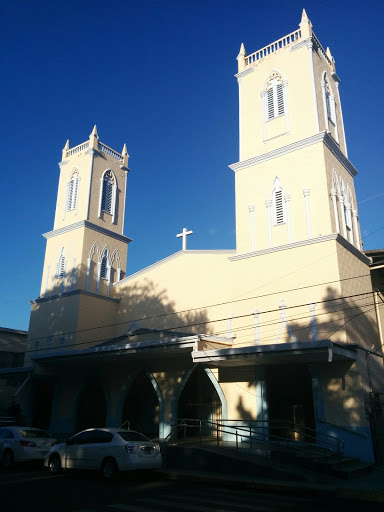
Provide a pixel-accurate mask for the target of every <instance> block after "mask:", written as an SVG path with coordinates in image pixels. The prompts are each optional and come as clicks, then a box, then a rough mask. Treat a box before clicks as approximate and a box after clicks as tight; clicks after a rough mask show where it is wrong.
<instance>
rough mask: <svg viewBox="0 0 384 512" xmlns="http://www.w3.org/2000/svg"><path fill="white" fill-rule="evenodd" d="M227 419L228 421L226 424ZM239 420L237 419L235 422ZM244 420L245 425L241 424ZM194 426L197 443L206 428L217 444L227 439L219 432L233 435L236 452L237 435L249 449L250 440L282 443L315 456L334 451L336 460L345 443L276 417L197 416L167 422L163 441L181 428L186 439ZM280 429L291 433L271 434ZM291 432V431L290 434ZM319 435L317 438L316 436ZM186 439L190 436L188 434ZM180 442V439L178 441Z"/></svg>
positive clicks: (270, 443)
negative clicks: (217, 419) (168, 426)
mask: <svg viewBox="0 0 384 512" xmlns="http://www.w3.org/2000/svg"><path fill="white" fill-rule="evenodd" d="M228 423H230V425H228ZM239 423H241V424H240V425H239ZM245 423H248V425H245ZM197 428H198V433H199V445H200V446H201V445H202V443H203V442H205V441H206V440H207V437H208V436H207V435H206V433H207V431H209V432H210V435H209V439H210V440H212V439H216V443H217V445H218V446H219V445H220V443H221V444H223V443H226V442H227V443H228V441H223V440H222V434H228V435H231V436H234V438H235V446H236V452H237V453H238V451H239V437H240V442H242V443H244V442H245V441H248V442H249V446H250V449H252V445H253V444H254V443H260V442H262V443H268V444H269V445H275V446H276V445H277V446H282V445H283V446H286V447H289V448H295V450H297V451H302V452H305V453H312V454H314V455H316V456H317V457H319V456H320V457H321V456H323V457H326V458H327V457H328V456H331V455H336V456H337V457H338V459H339V460H340V457H341V455H342V450H343V448H344V446H345V443H344V441H343V440H342V439H340V438H337V437H336V436H332V435H328V434H324V433H323V432H319V431H317V430H315V429H312V428H310V427H304V426H302V425H298V424H295V423H293V422H291V421H288V420H287V421H285V420H280V421H279V420H276V421H269V422H266V421H260V420H255V421H249V422H239V420H225V421H224V422H213V421H208V420H201V419H197V418H196V419H191V418H179V419H177V420H175V421H174V422H173V423H172V425H171V432H170V433H169V434H168V436H167V437H166V439H165V440H164V442H165V443H166V444H167V443H168V442H169V441H170V440H173V439H175V438H177V434H178V433H179V432H180V431H181V432H182V434H183V440H184V442H186V441H187V431H188V430H189V429H195V431H196V429H197ZM274 430H278V431H280V432H281V431H284V432H285V433H287V434H288V433H289V434H291V436H290V437H288V436H282V435H277V434H274V433H273V431H274ZM295 433H297V434H300V435H302V436H303V437H304V438H305V439H306V441H299V440H297V439H295V437H294V434H295ZM292 434H293V435H292ZM320 438H321V439H320ZM189 439H190V438H189ZM178 442H180V441H178Z"/></svg>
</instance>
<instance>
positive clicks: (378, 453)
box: [369, 393, 384, 465]
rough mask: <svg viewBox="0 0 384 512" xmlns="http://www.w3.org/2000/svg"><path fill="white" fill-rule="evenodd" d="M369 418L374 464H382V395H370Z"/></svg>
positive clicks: (383, 399) (383, 431) (383, 421)
mask: <svg viewBox="0 0 384 512" xmlns="http://www.w3.org/2000/svg"><path fill="white" fill-rule="evenodd" d="M369 416H370V423H371V432H372V442H373V450H374V453H375V460H376V464H378V465H380V464H384V393H372V394H371V407H370V414H369Z"/></svg>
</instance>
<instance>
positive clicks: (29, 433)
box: [19, 428, 51, 438]
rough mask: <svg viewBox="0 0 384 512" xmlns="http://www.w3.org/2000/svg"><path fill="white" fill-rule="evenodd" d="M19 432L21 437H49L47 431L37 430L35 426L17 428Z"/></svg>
mask: <svg viewBox="0 0 384 512" xmlns="http://www.w3.org/2000/svg"><path fill="white" fill-rule="evenodd" d="M19 432H20V434H21V435H22V436H23V437H45V438H48V437H51V436H50V435H49V434H48V433H47V432H44V430H39V429H37V428H34V429H27V428H26V429H19Z"/></svg>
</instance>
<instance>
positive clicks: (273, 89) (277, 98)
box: [267, 73, 285, 121]
mask: <svg viewBox="0 0 384 512" xmlns="http://www.w3.org/2000/svg"><path fill="white" fill-rule="evenodd" d="M284 114H285V103H284V90H283V80H282V78H281V76H280V75H278V74H277V73H273V74H272V75H271V77H270V78H269V80H268V82H267V120H268V121H269V120H270V119H274V118H275V117H279V116H282V115H284Z"/></svg>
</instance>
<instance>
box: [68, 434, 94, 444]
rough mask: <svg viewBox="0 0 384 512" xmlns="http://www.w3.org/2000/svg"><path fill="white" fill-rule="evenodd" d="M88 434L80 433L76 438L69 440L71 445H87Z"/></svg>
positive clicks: (88, 441)
mask: <svg viewBox="0 0 384 512" xmlns="http://www.w3.org/2000/svg"><path fill="white" fill-rule="evenodd" d="M89 439H90V432H81V434H78V435H77V436H74V437H72V438H71V444H87V443H90V442H91V441H90V440H89Z"/></svg>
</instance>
